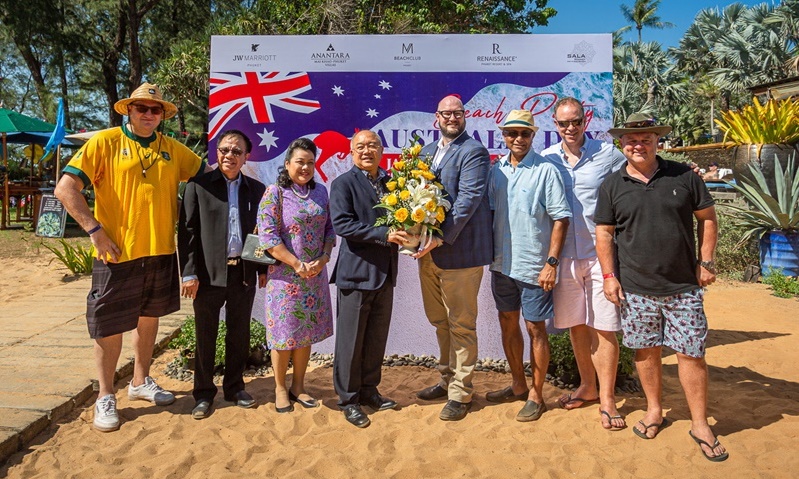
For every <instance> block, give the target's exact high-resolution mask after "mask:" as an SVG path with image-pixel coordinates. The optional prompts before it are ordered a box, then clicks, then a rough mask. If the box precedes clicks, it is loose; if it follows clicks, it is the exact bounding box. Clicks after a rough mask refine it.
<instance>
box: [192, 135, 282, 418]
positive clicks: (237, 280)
mask: <svg viewBox="0 0 799 479" xmlns="http://www.w3.org/2000/svg"><path fill="white" fill-rule="evenodd" d="M216 150H217V159H218V163H219V167H218V168H217V169H215V170H212V171H210V172H208V173H205V174H203V175H201V176H198V177H196V178H194V179H192V180H191V181H190V182H189V183H188V184H187V185H186V193H185V195H184V197H183V207H182V209H181V212H180V222H179V223H178V245H179V247H178V252H179V253H178V255H179V258H180V264H181V276H182V279H183V283H182V285H181V294H182V295H183V297H186V298H192V299H194V315H195V319H196V325H197V351H196V364H197V367H196V369H195V372H194V391H193V395H194V400H195V401H196V404H195V406H194V409H193V410H192V411H191V415H192V417H193V418H194V419H203V418H205V417H206V416H208V414H209V413H210V411H211V405H212V404H213V400H214V396H215V395H216V392H217V388H216V386H215V385H214V381H213V379H214V366H215V364H214V362H215V361H214V356H215V352H216V338H217V332H218V329H219V312H220V310H221V309H222V306H223V305H224V306H225V322H226V323H227V335H226V337H225V377H224V380H223V383H222V391H223V392H224V396H225V400H227V401H231V402H234V403H236V405H237V406H239V407H243V408H250V407H253V406H254V405H255V400H254V399H253V398H252V396H250V395H249V394H248V393H247V392H246V391H245V390H244V378H243V373H244V368H245V367H246V365H247V357H248V355H249V351H250V315H251V313H252V303H253V299H254V298H255V280H256V271H257V272H258V273H259V275H258V283H259V286H260V287H264V286H265V285H266V268H259V267H256V266H255V265H252V264H249V263H246V262H244V261H242V259H241V249H242V246H243V245H244V239H245V238H246V237H247V234H248V233H250V232H252V231H253V229H254V228H255V224H256V218H257V213H258V203H259V202H260V200H261V196H263V194H264V190H265V189H266V187H265V186H264V185H263V184H262V183H261V182H259V181H257V180H254V179H252V178H250V177H247V176H245V175H242V174H241V167H242V166H244V163H246V161H247V158H249V157H250V151H251V150H252V143H251V142H250V139H249V138H247V136H246V135H245V134H244V133H242V132H240V131H238V130H229V131H226V132H224V133H222V135H221V136H220V137H219V141H218V142H217V149H216Z"/></svg>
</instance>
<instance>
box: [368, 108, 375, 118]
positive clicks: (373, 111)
mask: <svg viewBox="0 0 799 479" xmlns="http://www.w3.org/2000/svg"><path fill="white" fill-rule="evenodd" d="M366 116H368V117H369V118H374V117H376V116H377V110H375V109H374V108H369V109H368V110H366Z"/></svg>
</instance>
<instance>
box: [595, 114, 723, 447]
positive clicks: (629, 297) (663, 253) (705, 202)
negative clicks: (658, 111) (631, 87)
mask: <svg viewBox="0 0 799 479" xmlns="http://www.w3.org/2000/svg"><path fill="white" fill-rule="evenodd" d="M670 131H671V127H670V126H658V125H656V121H655V119H654V118H651V117H649V116H646V115H644V114H641V113H635V114H633V115H631V116H630V117H629V118H628V119H627V122H625V124H624V128H613V129H611V130H610V131H609V133H610V134H611V135H613V136H614V137H616V138H619V140H620V141H621V145H622V151H623V153H624V156H625V157H626V158H627V163H626V164H625V166H624V167H623V168H621V169H620V170H619V171H618V172H616V173H614V174H612V175H610V176H609V177H608V178H607V179H605V181H604V182H603V183H602V186H601V187H600V190H599V201H598V202H597V208H596V216H595V220H596V237H597V243H596V250H597V256H598V257H599V262H600V264H601V266H602V273H603V278H604V288H603V289H604V293H605V297H607V299H608V300H609V301H611V302H613V303H614V304H616V305H617V306H619V307H621V315H622V329H623V331H624V344H625V345H627V346H628V347H631V348H633V349H635V350H636V351H635V365H636V368H637V369H638V376H639V378H640V380H641V386H642V387H643V389H644V394H645V395H646V401H647V409H646V414H645V415H644V417H643V419H641V420H640V421H638V423H637V424H636V425H635V426H634V428H633V432H634V433H635V434H636V435H637V436H638V437H640V438H642V439H654V438H655V437H656V436H657V434H658V433H659V432H660V431H661V430H662V429H663V428H664V427H665V426H667V425H668V420H667V419H666V418H665V417H663V407H662V404H661V395H662V382H663V378H662V363H661V350H662V348H663V346H668V347H669V348H671V349H673V350H674V351H675V352H676V356H677V370H678V372H679V376H680V383H681V384H682V386H683V390H684V391H685V398H686V400H687V402H688V409H689V410H690V414H691V429H690V430H689V431H688V433H689V434H690V435H691V438H692V439H693V440H694V441H696V443H697V444H699V447H700V450H701V451H702V454H703V455H704V456H705V458H707V459H708V460H710V461H713V462H719V461H723V460H725V459H727V457H729V453H727V451H726V450H725V448H724V446H722V445H721V444H720V443H719V441H718V439H717V438H716V436H715V435H714V434H713V431H712V430H711V429H710V426H709V425H708V421H707V364H706V362H705V340H706V338H707V329H708V326H707V318H706V317H705V312H704V308H703V296H704V287H705V286H707V285H709V284H711V283H713V282H714V281H715V279H716V270H715V264H714V262H713V254H714V252H715V248H716V239H717V232H718V222H717V219H716V210H715V207H714V206H713V199H712V198H711V196H710V193H708V190H707V187H705V184H704V182H703V181H702V179H701V178H699V176H697V175H696V174H694V173H693V171H691V167H690V166H688V165H684V164H681V163H676V162H672V161H666V160H663V159H662V158H659V157H658V156H657V144H658V138H659V137H661V136H664V135H666V134H668V133H669V132H670ZM694 218H696V223H697V224H696V237H695V235H694V225H693V220H694ZM697 239H698V253H699V254H698V255H697V247H696V246H695V245H696V244H697V241H696V240H697ZM655 248H656V251H655ZM617 266H618V269H617Z"/></svg>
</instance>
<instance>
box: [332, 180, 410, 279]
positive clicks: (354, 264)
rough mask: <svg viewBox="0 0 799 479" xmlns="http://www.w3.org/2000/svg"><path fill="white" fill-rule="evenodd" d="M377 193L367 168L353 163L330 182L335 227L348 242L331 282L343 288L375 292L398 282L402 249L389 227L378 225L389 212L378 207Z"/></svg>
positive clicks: (340, 250)
mask: <svg viewBox="0 0 799 479" xmlns="http://www.w3.org/2000/svg"><path fill="white" fill-rule="evenodd" d="M378 202H379V198H378V197H377V193H375V190H374V188H372V185H371V184H370V183H369V180H368V179H367V178H366V176H365V175H364V173H363V171H361V170H360V169H358V167H356V166H353V167H352V169H350V170H349V171H348V172H346V173H344V174H342V175H341V176H339V177H338V178H336V179H335V180H333V183H332V184H331V185H330V216H331V218H332V221H333V229H334V230H335V232H336V234H337V235H339V236H340V237H341V238H342V239H343V240H344V241H342V243H341V245H340V246H339V250H338V259H337V260H336V266H335V267H334V268H333V273H332V275H331V277H330V282H331V283H335V284H336V286H338V287H339V288H344V289H362V290H367V291H374V290H377V289H380V288H381V287H382V286H383V284H384V283H385V282H386V281H390V282H391V286H396V284H397V257H398V253H397V251H398V249H397V245H396V244H394V243H389V242H388V241H386V238H387V237H388V226H374V224H375V221H376V220H377V218H378V217H379V216H381V215H383V214H384V213H385V210H383V209H375V208H374V206H375V205H376V204H377V203H378Z"/></svg>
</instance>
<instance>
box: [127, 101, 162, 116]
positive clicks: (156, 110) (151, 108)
mask: <svg viewBox="0 0 799 479" xmlns="http://www.w3.org/2000/svg"><path fill="white" fill-rule="evenodd" d="M130 106H132V107H133V109H134V110H136V111H138V112H139V113H141V114H142V115H144V114H145V113H147V112H148V111H149V112H151V113H152V114H153V115H155V116H159V115H161V113H163V112H164V108H163V107H161V106H147V105H141V104H138V103H131V104H130Z"/></svg>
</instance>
